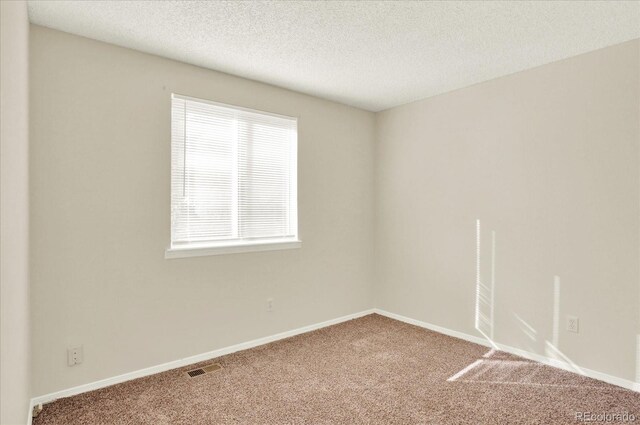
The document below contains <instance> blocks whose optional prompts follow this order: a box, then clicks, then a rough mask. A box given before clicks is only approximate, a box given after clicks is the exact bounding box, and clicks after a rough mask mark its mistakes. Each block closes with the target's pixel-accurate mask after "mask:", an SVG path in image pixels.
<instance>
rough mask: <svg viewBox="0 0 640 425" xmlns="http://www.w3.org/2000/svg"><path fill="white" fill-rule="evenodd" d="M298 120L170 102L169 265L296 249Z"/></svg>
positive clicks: (178, 98)
mask: <svg viewBox="0 0 640 425" xmlns="http://www.w3.org/2000/svg"><path fill="white" fill-rule="evenodd" d="M296 171H297V120H296V118H291V117H285V116H281V115H275V114H269V113H265V112H260V111H254V110H250V109H245V108H238V107H234V106H229V105H223V104H219V103H214V102H209V101H205V100H200V99H194V98H190V97H185V96H179V95H176V94H174V95H172V98H171V246H170V247H169V249H168V250H167V253H166V257H167V258H175V257H185V256H193V255H210V254H220V253H229V252H242V251H256V250H269V249H283V248H296V247H299V246H300V242H299V241H298V217H297V181H296V180H297V179H296Z"/></svg>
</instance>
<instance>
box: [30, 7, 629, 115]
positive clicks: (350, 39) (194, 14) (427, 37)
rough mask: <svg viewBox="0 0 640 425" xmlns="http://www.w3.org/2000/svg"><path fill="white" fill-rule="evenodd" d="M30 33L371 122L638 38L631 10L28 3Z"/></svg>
mask: <svg viewBox="0 0 640 425" xmlns="http://www.w3.org/2000/svg"><path fill="white" fill-rule="evenodd" d="M29 17H30V19H31V22H33V23H35V24H39V25H44V26H47V27H51V28H55V29H59V30H62V31H66V32H70V33H73V34H78V35H82V36H85V37H89V38H93V39H96V40H101V41H106V42H108V43H113V44H116V45H120V46H125V47H129V48H132V49H136V50H140V51H143V52H148V53H153V54H156V55H160V56H165V57H168V58H172V59H176V60H179V61H183V62H187V63H191V64H194V65H199V66H203V67H206V68H211V69H215V70H219V71H223V72H227V73H230V74H236V75H240V76H243V77H246V78H251V79H255V80H259V81H264V82H267V83H271V84H274V85H277V86H281V87H286V88H289V89H292V90H297V91H300V92H303V93H308V94H311V95H315V96H319V97H323V98H327V99H331V100H335V101H338V102H342V103H346V104H349V105H353V106H357V107H360V108H364V109H367V110H371V111H379V110H383V109H387V108H390V107H393V106H397V105H400V104H404V103H408V102H411V101H414V100H418V99H422V98H425V97H429V96H433V95H436V94H439V93H444V92H447V91H451V90H455V89H458V88H461V87H465V86H469V85H471V84H475V83H478V82H481V81H486V80H489V79H492V78H496V77H499V76H502V75H507V74H511V73H514V72H518V71H522V70H525V69H528V68H532V67H535V66H538V65H542V64H545V63H549V62H552V61H556V60H559V59H563V58H567V57H570V56H574V55H577V54H580V53H584V52H588V51H591V50H595V49H599V48H602V47H605V46H609V45H612V44H616V43H621V42H623V41H627V40H631V39H634V38H640V2H635V1H633V2H631V1H628V2H612V1H609V2H596V1H587V2H579V1H576V2H408V1H407V2H405V1H395V2H382V1H380V2H379V1H371V2H357V1H352V2H349V1H332V2H320V1H317V2H306V1H289V2H273V1H197V2H196V1H191V2H187V1H35V0H32V1H29Z"/></svg>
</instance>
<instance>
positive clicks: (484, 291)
mask: <svg viewBox="0 0 640 425" xmlns="http://www.w3.org/2000/svg"><path fill="white" fill-rule="evenodd" d="M483 249H484V248H483V245H482V228H481V223H480V219H477V220H476V305H475V309H476V311H475V329H476V330H477V331H478V332H479V333H480V334H481V335H482V336H483V337H484V338H485V339H486V340H487V341H488V342H489V344H490V345H491V347H493V349H494V350H495V349H499V345H498V344H497V343H496V342H495V325H496V323H495V298H496V296H495V295H496V232H495V231H491V246H490V247H489V249H491V277H490V282H489V283H485V282H483V281H482V278H481V273H480V270H481V263H482V252H483ZM560 288H561V282H560V277H559V276H554V278H553V322H552V323H553V324H552V332H551V341H548V340H545V344H544V345H545V352H544V355H545V356H546V357H548V358H551V359H554V360H558V361H561V362H563V363H566V364H567V365H568V366H569V367H570V368H571V369H572V370H573V371H575V372H577V373H579V374H581V375H584V372H583V371H582V370H581V369H580V367H578V365H576V364H575V363H574V362H573V361H572V360H571V359H570V358H569V357H567V356H566V355H565V354H564V353H563V352H562V351H560ZM513 316H514V318H515V320H516V321H517V325H518V327H519V328H520V330H521V331H522V332H523V333H524V335H525V336H526V337H527V339H528V340H529V341H531V343H530V344H527V346H526V347H523V348H524V349H525V350H527V351H529V352H534V351H535V350H534V349H533V345H532V344H533V343H535V342H536V341H537V340H538V332H537V331H536V329H535V328H534V327H533V326H531V325H530V324H529V323H527V322H526V321H525V320H524V319H523V318H522V317H520V316H519V315H518V314H517V313H515V312H514V313H513ZM637 363H638V366H637V375H639V378H640V335H639V336H638V361H637ZM636 380H638V378H637V379H636Z"/></svg>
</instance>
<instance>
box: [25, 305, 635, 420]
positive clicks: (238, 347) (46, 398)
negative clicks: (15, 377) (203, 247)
mask: <svg viewBox="0 0 640 425" xmlns="http://www.w3.org/2000/svg"><path fill="white" fill-rule="evenodd" d="M373 313H376V314H379V315H381V316H385V317H388V318H390V319H394V320H398V321H400V322H404V323H409V324H411V325H415V326H419V327H421V328H425V329H429V330H432V331H435V332H438V333H441V334H444V335H449V336H452V337H455V338H459V339H462V340H465V341H469V342H473V343H475V344H479V345H483V346H485V347H493V345H492V344H491V343H490V342H489V341H488V340H486V339H484V338H481V337H478V336H474V335H469V334H466V333H464V332H459V331H455V330H452V329H448V328H445V327H442V326H438V325H434V324H432V323H427V322H423V321H421V320H416V319H412V318H409V317H405V316H401V315H399V314H395V313H391V312H388V311H385V310H382V309H378V308H373V309H369V310H364V311H361V312H359V313H353V314H348V315H346V316H342V317H338V318H336V319H331V320H327V321H324V322H320V323H315V324H312V325H308V326H303V327H301V328H297V329H293V330H290V331H286V332H280V333H277V334H275V335H271V336H266V337H263V338H258V339H254V340H251V341H247V342H243V343H240V344H235V345H231V346H229V347H224V348H219V349H217V350H213V351H209V352H206V353H202V354H198V355H195V356H190V357H185V358H182V359H179V360H174V361H171V362H167V363H163V364H160V365H156V366H151V367H148V368H145V369H140V370H136V371H133V372H129V373H124V374H122V375H118V376H114V377H112V378H107V379H102V380H99V381H95V382H90V383H88V384H83V385H78V386H76V387H72V388H68V389H65V390H61V391H55V392H52V393H49V394H45V395H41V396H37V397H34V398H32V399H31V402H30V404H29V412H28V418H27V424H28V425H31V423H32V413H33V407H34V406H37V405H38V404H46V403H50V402H52V401H54V400H57V399H59V398H63V397H71V396H74V395H78V394H82V393H86V392H89V391H93V390H97V389H100V388H105V387H109V386H111V385H115V384H120V383H122V382H126V381H130V380H132V379H137V378H142V377H145V376H149V375H153V374H156V373H160V372H165V371H167V370H171V369H176V368H179V367H184V366H188V365H190V364H193V363H198V362H202V361H206V360H210V359H213V358H216V357H220V356H224V355H226V354H231V353H235V352H236V351H242V350H247V349H249V348H253V347H258V346H260V345H264V344H268V343H270V342H274V341H278V340H281V339H285V338H289V337H292V336H296V335H300V334H303V333H307V332H311V331H314V330H317V329H322V328H325V327H327V326H331V325H336V324H338V323H342V322H346V321H349V320H353V319H357V318H359V317H363V316H367V315H369V314H373ZM494 344H495V347H496V348H498V349H499V350H502V351H505V352H507V353H511V354H515V355H518V356H521V357H524V358H526V359H529V360H534V361H537V362H539V363H542V364H546V365H549V366H553V367H556V368H559V369H563V370H567V371H569V372H574V373H579V374H581V375H584V376H588V377H590V378H594V379H598V380H600V381H604V382H607V383H609V384H613V385H617V386H619V387H623V388H627V389H630V390H633V391H638V392H640V383H638V382H633V381H630V380H628V379H624V378H619V377H617V376H612V375H608V374H606V373H602V372H598V371H595V370H591V369H587V368H584V367H581V366H576V365H571V364H569V363H567V362H563V361H559V360H557V359H552V358H550V357H546V356H543V355H540V354H536V353H531V352H529V351H525V350H522V349H519V348H515V347H511V346H508V345H504V344H499V343H495V342H494Z"/></svg>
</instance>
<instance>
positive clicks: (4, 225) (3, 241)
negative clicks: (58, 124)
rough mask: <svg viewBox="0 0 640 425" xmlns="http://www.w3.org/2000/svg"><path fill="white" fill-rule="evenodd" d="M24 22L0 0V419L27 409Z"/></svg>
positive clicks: (18, 7)
mask: <svg viewBox="0 0 640 425" xmlns="http://www.w3.org/2000/svg"><path fill="white" fill-rule="evenodd" d="M28 82H29V21H28V18H27V5H26V3H25V2H23V1H15V2H7V1H3V2H0V312H1V318H0V423H2V424H16V423H21V424H24V423H25V421H26V420H27V413H28V411H29V398H30V395H31V394H30V391H29V381H30V378H29V229H28V225H29V181H28V177H29V169H28V165H29V150H28V149H29V139H28V129H29V120H28V112H29V107H28V100H29V92H28Z"/></svg>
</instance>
